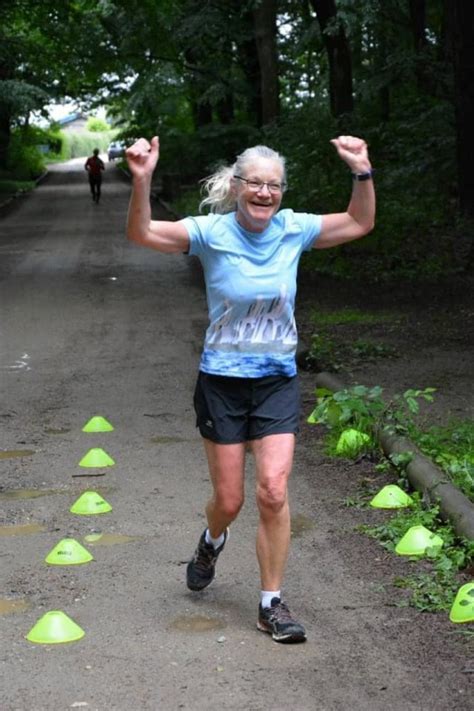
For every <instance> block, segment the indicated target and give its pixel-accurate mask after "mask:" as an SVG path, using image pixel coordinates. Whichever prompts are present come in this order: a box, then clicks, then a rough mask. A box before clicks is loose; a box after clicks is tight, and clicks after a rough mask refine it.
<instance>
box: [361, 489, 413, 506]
mask: <svg viewBox="0 0 474 711" xmlns="http://www.w3.org/2000/svg"><path fill="white" fill-rule="evenodd" d="M412 503H413V499H412V498H411V496H408V494H406V493H405V492H404V491H403V489H400V487H399V486H397V485H396V484H387V486H384V487H383V489H380V491H379V492H378V494H376V495H375V496H374V498H373V499H372V501H371V502H370V505H371V506H373V507H374V508H375V509H401V508H404V507H405V506H410V505H411V504H412Z"/></svg>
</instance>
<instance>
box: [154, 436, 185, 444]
mask: <svg viewBox="0 0 474 711" xmlns="http://www.w3.org/2000/svg"><path fill="white" fill-rule="evenodd" d="M150 442H153V444H171V443H174V442H189V440H187V439H185V438H184V437H169V436H167V435H159V436H158V437H152V438H151V439H150Z"/></svg>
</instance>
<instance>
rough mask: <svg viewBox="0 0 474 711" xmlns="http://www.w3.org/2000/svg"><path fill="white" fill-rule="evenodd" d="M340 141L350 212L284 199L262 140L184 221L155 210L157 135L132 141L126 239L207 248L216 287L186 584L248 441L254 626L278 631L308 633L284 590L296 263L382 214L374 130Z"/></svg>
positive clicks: (198, 406)
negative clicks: (256, 572) (319, 210)
mask: <svg viewBox="0 0 474 711" xmlns="http://www.w3.org/2000/svg"><path fill="white" fill-rule="evenodd" d="M331 143H332V144H333V146H334V147H335V149H336V151H337V153H338V155H339V157H340V159H342V160H343V161H344V162H345V163H346V164H347V166H348V168H349V170H350V172H351V173H352V186H353V187H352V194H351V197H350V200H349V204H348V207H347V209H346V211H344V212H340V213H334V214H326V215H317V214H311V213H298V212H293V210H291V209H289V208H284V209H280V208H281V202H282V199H283V194H284V192H285V190H286V188H287V182H286V170H285V161H284V158H283V156H281V155H280V154H279V153H277V152H276V151H274V150H273V149H271V148H269V147H267V146H253V147H252V148H248V149H247V150H245V151H244V152H243V153H241V154H240V155H239V156H238V157H237V160H236V161H235V163H234V164H233V165H231V166H224V167H223V168H221V169H219V170H218V171H217V172H216V173H214V175H212V176H210V177H209V178H208V179H207V180H206V181H205V184H204V185H205V188H206V191H207V194H208V196H207V197H206V198H205V199H204V200H203V201H202V203H201V205H202V206H205V207H206V206H207V207H208V208H210V214H207V215H199V216H195V217H186V218H184V219H182V220H178V221H176V222H169V221H161V220H160V221H156V220H152V219H151V209H150V186H151V179H152V175H153V171H154V169H155V167H156V164H157V161H158V156H159V142H158V137H157V136H155V137H153V138H152V140H151V142H148V141H147V140H146V139H144V138H140V139H139V140H138V141H137V142H136V143H135V144H134V145H133V146H132V147H130V148H128V149H127V151H126V156H127V160H128V165H129V168H130V172H131V173H132V177H133V190H132V197H131V201H130V208H129V214H128V229H127V234H128V238H129V239H130V240H132V241H134V242H136V243H137V244H139V245H142V246H145V247H150V248H152V249H156V250H158V251H159V252H163V253H164V254H167V253H169V254H173V253H174V254H179V253H185V254H190V255H195V256H197V257H199V259H200V261H201V263H202V265H203V268H204V277H205V281H206V286H207V300H208V307H209V327H208V329H207V332H206V336H205V342H204V349H203V352H202V355H201V362H200V366H199V373H198V378H197V384H196V389H195V393H194V406H195V410H196V416H197V426H198V427H199V431H200V433H201V436H202V438H203V442H204V448H205V451H206V455H207V460H208V464H209V474H210V479H211V485H212V492H211V497H210V499H209V501H208V504H207V507H206V517H207V526H206V528H205V529H204V531H203V532H202V534H201V536H200V538H199V542H198V544H197V547H196V549H195V552H194V555H193V557H192V559H191V560H190V562H189V563H188V566H187V570H186V582H187V586H188V588H189V589H190V590H193V591H200V590H204V588H206V587H207V586H208V585H209V584H210V583H211V582H212V580H213V578H214V573H215V565H216V561H217V558H218V557H219V556H220V554H221V553H222V551H223V549H224V547H225V545H226V544H227V541H228V536H229V526H230V524H231V523H232V522H233V521H234V520H235V519H236V518H237V516H238V514H239V511H240V509H241V507H242V504H243V501H244V475H245V455H246V450H247V446H249V448H250V449H251V452H252V454H253V456H254V458H255V469H256V500H257V507H258V511H259V524H258V531H257V558H258V563H259V567H260V584H261V589H260V605H259V608H258V618H257V627H258V629H259V630H261V631H263V632H267V633H269V634H271V636H272V637H273V639H274V640H275V641H277V642H304V640H305V639H306V631H305V628H304V626H303V625H302V624H301V623H300V622H298V621H297V620H296V619H294V618H293V617H292V615H291V613H290V611H289V608H288V606H287V604H286V603H285V602H284V601H283V599H282V593H281V586H282V582H283V574H284V571H285V566H286V560H287V556H288V549H289V544H290V533H291V531H290V510H289V501H288V478H289V476H290V472H291V469H292V465H293V454H294V447H295V438H296V433H297V432H298V426H299V419H300V396H299V386H298V377H297V370H296V361H295V353H296V343H297V333H296V326H295V320H294V305H295V294H296V273H297V267H298V262H299V260H300V257H301V255H302V253H303V252H304V251H305V250H310V249H312V248H313V247H314V248H316V249H327V248H330V247H335V246H336V245H339V244H345V243H346V242H350V241H351V240H355V239H359V238H361V237H363V236H364V235H366V234H367V233H368V232H370V231H371V229H372V227H373V225H374V219H375V192H374V187H373V181H372V167H371V163H370V160H369V155H368V150H367V145H366V143H365V141H363V140H362V139H361V138H357V137H355V136H339V137H338V138H334V139H333V140H332V141H331ZM348 182H350V178H349V181H348ZM190 476H192V472H190ZM236 545H237V546H238V545H239V544H238V541H236ZM234 592H235V591H234Z"/></svg>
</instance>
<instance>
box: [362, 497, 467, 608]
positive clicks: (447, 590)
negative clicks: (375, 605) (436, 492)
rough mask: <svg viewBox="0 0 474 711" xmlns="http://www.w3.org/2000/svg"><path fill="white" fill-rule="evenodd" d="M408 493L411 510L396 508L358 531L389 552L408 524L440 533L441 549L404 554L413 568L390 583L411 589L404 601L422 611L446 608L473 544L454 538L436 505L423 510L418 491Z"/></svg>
mask: <svg viewBox="0 0 474 711" xmlns="http://www.w3.org/2000/svg"><path fill="white" fill-rule="evenodd" d="M411 496H412V498H413V500H414V505H413V506H412V507H410V509H408V510H403V511H399V512H398V513H396V514H395V515H393V516H391V518H389V519H387V520H385V521H384V522H382V523H380V524H378V525H376V526H368V525H362V526H359V530H360V531H361V532H363V533H366V534H367V535H369V536H371V537H373V538H376V539H377V540H378V541H379V542H380V543H381V544H382V545H383V546H384V548H386V549H387V550H389V551H392V552H394V551H395V546H396V544H397V543H398V541H399V540H400V538H402V536H403V535H404V534H405V533H406V531H407V530H408V529H409V528H410V527H411V526H417V525H420V524H421V525H423V526H425V527H426V528H428V529H429V530H430V531H432V532H434V533H436V534H437V535H439V536H441V538H442V539H443V541H444V545H443V547H442V548H432V549H427V550H426V552H425V556H423V557H421V558H419V557H418V556H416V557H415V556H414V557H406V558H405V560H406V562H407V564H408V565H410V567H411V568H414V570H413V569H411V570H409V572H407V574H406V575H401V576H398V577H396V578H395V579H394V581H393V584H394V586H395V587H398V588H403V589H405V590H409V591H410V598H409V599H408V600H407V601H406V604H408V605H411V606H412V607H416V608H417V609H418V610H420V611H423V612H440V611H447V610H449V609H450V607H451V605H452V603H453V600H454V597H455V595H456V591H457V590H458V588H459V587H460V585H461V584H462V582H463V580H462V578H461V573H462V571H463V570H465V569H466V567H468V566H469V565H471V564H472V559H473V554H474V544H473V542H472V541H463V540H459V539H458V538H457V537H456V535H455V532H454V530H453V528H452V527H451V526H450V525H449V524H447V523H445V522H443V521H441V519H440V517H439V508H438V507H437V506H433V507H431V508H429V509H424V508H423V504H422V501H421V496H420V494H419V493H417V492H415V493H413V494H411ZM402 604H403V603H402Z"/></svg>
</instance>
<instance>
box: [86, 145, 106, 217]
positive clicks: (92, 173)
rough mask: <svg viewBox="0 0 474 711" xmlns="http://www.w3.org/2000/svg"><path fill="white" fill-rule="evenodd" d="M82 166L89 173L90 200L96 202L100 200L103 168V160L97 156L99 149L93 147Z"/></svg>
mask: <svg viewBox="0 0 474 711" xmlns="http://www.w3.org/2000/svg"><path fill="white" fill-rule="evenodd" d="M84 168H85V169H86V170H87V172H88V173H89V185H90V188H91V194H92V202H95V203H98V202H99V200H100V186H101V184H102V171H103V170H105V165H104V163H103V161H102V160H101V159H100V158H99V149H98V148H94V152H93V155H91V156H90V157H89V158H88V159H87V160H86V162H85V164H84Z"/></svg>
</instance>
